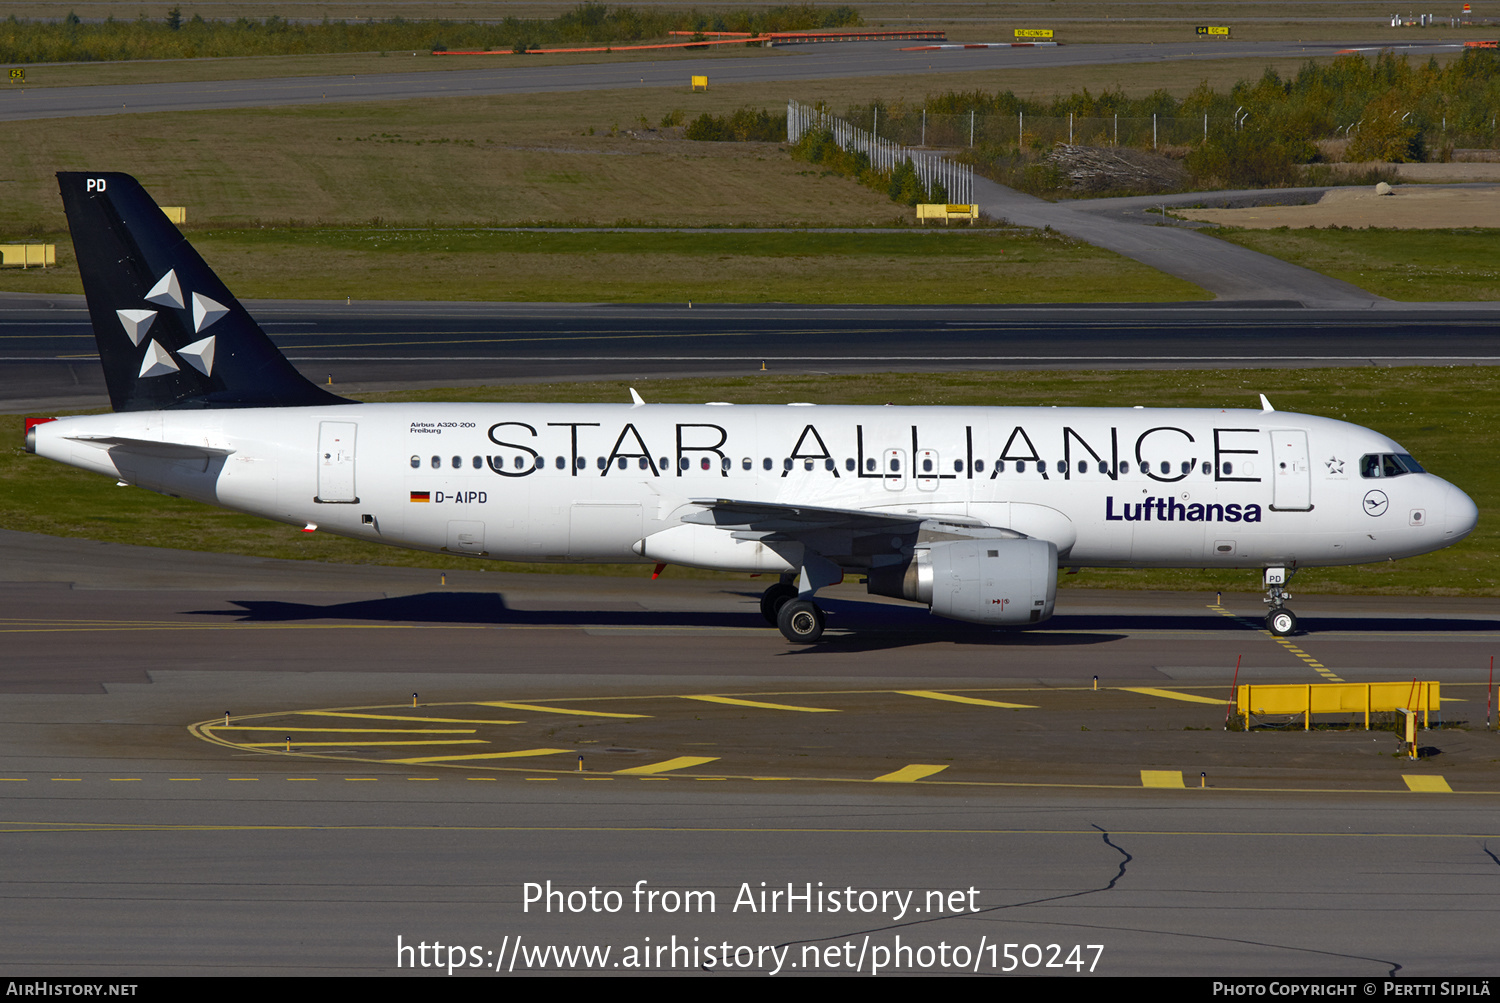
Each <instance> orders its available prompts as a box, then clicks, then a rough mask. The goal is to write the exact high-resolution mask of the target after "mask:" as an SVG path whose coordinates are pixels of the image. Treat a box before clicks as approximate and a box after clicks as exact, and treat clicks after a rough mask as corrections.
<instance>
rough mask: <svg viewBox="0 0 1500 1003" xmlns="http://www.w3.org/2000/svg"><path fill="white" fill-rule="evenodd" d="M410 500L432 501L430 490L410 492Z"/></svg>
mask: <svg viewBox="0 0 1500 1003" xmlns="http://www.w3.org/2000/svg"><path fill="white" fill-rule="evenodd" d="M411 500H412V501H414V502H430V501H432V492H430V491H413V492H412V493H411Z"/></svg>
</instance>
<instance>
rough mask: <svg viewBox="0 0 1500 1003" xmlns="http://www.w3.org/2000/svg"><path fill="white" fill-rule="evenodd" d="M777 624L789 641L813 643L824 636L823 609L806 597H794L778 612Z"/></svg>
mask: <svg viewBox="0 0 1500 1003" xmlns="http://www.w3.org/2000/svg"><path fill="white" fill-rule="evenodd" d="M776 626H777V627H779V628H780V629H781V633H782V636H784V637H785V638H786V639H787V640H788V641H794V642H798V643H801V644H811V643H812V642H814V641H816V640H817V639H818V638H820V637H822V636H823V611H822V610H820V609H818V607H817V606H816V605H815V604H814V603H810V602H808V601H807V600H806V599H793V600H791V601H790V602H788V603H785V604H783V605H782V607H781V612H780V613H778V614H776Z"/></svg>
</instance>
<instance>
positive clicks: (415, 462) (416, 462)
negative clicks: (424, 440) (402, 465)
mask: <svg viewBox="0 0 1500 1003" xmlns="http://www.w3.org/2000/svg"><path fill="white" fill-rule="evenodd" d="M421 466H422V458H421V457H420V456H413V457H412V458H411V468H412V469H413V470H416V469H418V468H419V467H421Z"/></svg>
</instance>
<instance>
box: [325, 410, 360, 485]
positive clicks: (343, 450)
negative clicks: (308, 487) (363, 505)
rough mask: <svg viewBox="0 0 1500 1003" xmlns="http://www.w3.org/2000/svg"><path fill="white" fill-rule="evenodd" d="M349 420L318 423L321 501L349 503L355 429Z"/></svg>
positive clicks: (352, 481) (352, 475)
mask: <svg viewBox="0 0 1500 1003" xmlns="http://www.w3.org/2000/svg"><path fill="white" fill-rule="evenodd" d="M357 428H358V426H357V425H355V423H354V422H352V421H323V422H319V423H318V496H317V498H316V499H315V500H316V501H320V502H324V503H335V504H337V503H345V504H352V503H354V502H357V501H359V497H358V496H357V495H355V493H354V433H355V430H356V429H357Z"/></svg>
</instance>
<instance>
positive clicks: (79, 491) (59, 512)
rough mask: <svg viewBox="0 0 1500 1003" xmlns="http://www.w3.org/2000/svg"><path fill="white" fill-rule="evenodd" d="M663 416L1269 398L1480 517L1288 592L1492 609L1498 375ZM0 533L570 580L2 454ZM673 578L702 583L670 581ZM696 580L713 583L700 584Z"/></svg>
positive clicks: (970, 379)
mask: <svg viewBox="0 0 1500 1003" xmlns="http://www.w3.org/2000/svg"><path fill="white" fill-rule="evenodd" d="M635 385H636V387H637V388H638V389H640V390H641V391H642V393H643V394H644V395H645V396H646V397H647V399H649V400H652V401H659V402H700V401H704V400H731V401H737V402H741V403H747V404H749V403H785V402H786V401H791V400H797V401H811V402H814V403H830V404H831V403H846V404H884V403H886V402H891V403H895V404H929V405H957V404H968V405H974V404H979V405H987V404H994V403H996V402H1000V401H1004V402H1005V403H1006V404H1013V405H1050V404H1057V405H1062V406H1067V405H1077V406H1113V407H1119V406H1125V405H1130V404H1136V403H1139V404H1145V405H1148V406H1186V407H1247V406H1248V407H1254V406H1256V404H1257V399H1256V394H1257V393H1261V392H1264V393H1266V394H1267V395H1268V396H1269V397H1270V398H1271V401H1272V402H1273V403H1274V404H1275V405H1276V407H1277V408H1278V409H1279V410H1282V411H1298V412H1303V413H1308V414H1320V415H1327V416H1329V417H1334V418H1340V419H1345V420H1348V421H1352V422H1355V423H1357V424H1361V425H1366V426H1368V427H1371V428H1375V429H1377V430H1379V431H1381V432H1384V433H1386V434H1388V435H1390V436H1392V437H1393V438H1395V439H1396V440H1397V441H1398V442H1400V443H1401V444H1402V445H1403V446H1405V447H1406V448H1407V449H1409V450H1410V451H1411V452H1412V453H1413V454H1414V455H1416V457H1417V458H1418V459H1419V460H1420V461H1421V462H1422V463H1423V464H1424V465H1425V466H1426V467H1427V469H1429V470H1431V471H1432V472H1433V473H1435V474H1437V475H1439V476H1441V477H1445V478H1447V479H1448V480H1451V481H1452V482H1454V483H1455V484H1457V485H1458V486H1459V487H1461V488H1462V489H1463V490H1465V491H1466V492H1468V493H1469V495H1470V497H1472V498H1473V499H1474V500H1475V502H1476V503H1477V504H1478V505H1479V510H1480V521H1479V528H1478V529H1477V530H1475V532H1474V533H1473V534H1472V535H1471V536H1470V537H1469V538H1468V539H1467V540H1464V541H1463V542H1462V543H1460V544H1458V545H1457V546H1455V547H1452V548H1449V549H1448V550H1443V551H1439V552H1437V553H1435V554H1429V555H1426V556H1423V557H1417V558H1411V559H1409V560H1404V561H1400V562H1394V563H1392V562H1387V563H1383V564H1373V565H1365V566H1361V567H1353V568H1328V569H1309V570H1307V571H1304V572H1303V573H1302V574H1301V575H1300V576H1299V577H1298V578H1297V582H1296V591H1298V592H1325V593H1328V592H1332V593H1377V594H1395V595H1469V596H1496V595H1500V526H1497V524H1496V521H1495V516H1496V514H1497V513H1500V469H1497V468H1496V467H1495V465H1494V464H1491V463H1489V462H1488V461H1487V456H1488V453H1487V447H1486V446H1485V443H1487V442H1488V441H1489V440H1490V439H1491V438H1492V431H1493V429H1494V428H1496V427H1500V369H1496V368H1494V367H1466V368H1413V369H1374V368H1370V369H1312V370H1300V371H1288V370H1233V371H1225V372H1213V371H1207V372H1204V371H1184V372H1164V371H1152V370H1147V371H1139V372H1128V373H1102V372H996V373H950V374H941V373H940V374H930V373H915V374H890V373H887V374H873V375H853V376H784V375H781V374H778V373H775V372H769V373H759V372H756V373H754V374H753V375H748V374H747V375H746V376H743V377H737V378H728V379H716V380H653V381H649V382H644V381H636V382H635ZM369 399H371V400H375V399H380V400H393V401H394V400H400V401H419V400H421V401H427V400H471V401H501V400H505V401H575V402H582V403H590V402H618V401H625V400H628V399H629V397H628V392H627V386H626V384H625V383H618V382H604V383H582V384H577V383H574V384H540V385H539V384H518V385H514V386H492V387H481V388H470V389H463V390H433V391H412V392H407V393H398V394H386V395H380V396H379V397H375V396H371V397H370V398H369ZM20 430H21V419H20V418H18V417H3V418H0V436H5V437H6V438H5V439H4V441H7V442H11V443H19V441H20V438H21V435H20ZM0 525H3V526H5V527H6V528H9V529H16V530H23V531H27V532H34V533H49V534H53V535H57V536H72V537H84V538H88V539H96V540H106V541H111V542H117V543H136V544H143V545H150V546H162V547H178V548H185V549H194V550H212V551H217V552H224V553H241V554H250V555H254V556H264V557H284V558H302V559H310V560H324V561H335V562H343V563H352V564H386V565H400V566H419V567H434V568H457V567H468V568H476V567H480V566H484V567H488V568H490V569H492V570H540V571H573V570H576V569H574V568H568V567H561V566H556V565H525V566H522V565H505V564H497V563H493V562H480V561H472V560H465V559H462V558H456V557H448V556H444V555H437V554H426V553H416V552H410V551H402V550H395V549H393V548H388V547H379V546H376V545H374V544H369V543H364V542H359V541H353V540H345V539H340V538H337V537H332V536H327V535H324V534H321V533H315V534H306V533H301V532H299V531H298V530H297V529H296V528H293V527H290V526H283V525H279V524H274V523H269V522H266V521H264V520H261V519H256V518H253V517H249V516H242V515H235V514H232V513H227V512H223V511H220V510H218V509H213V508H209V507H206V506H203V505H198V504H196V503H193V502H186V501H182V500H179V499H172V498H165V497H162V496H159V495H155V494H151V493H150V492H147V491H143V490H141V489H138V488H119V487H115V486H114V483H113V482H112V481H110V480H109V479H107V478H104V477H99V476H97V475H93V474H87V473H84V472H82V471H79V470H74V469H72V468H70V467H65V466H63V465H61V464H58V463H53V462H51V461H49V460H45V459H41V458H39V457H35V456H28V455H26V454H25V453H23V452H22V450H21V449H20V448H19V446H18V445H17V446H11V447H10V448H8V449H6V450H4V451H3V452H0ZM668 574H671V575H686V574H698V573H697V572H689V571H687V570H685V569H678V568H673V569H671V570H670V571H668ZM703 574H708V573H707V572H704V573H703ZM1067 584H1068V585H1070V586H1075V587H1102V588H1161V589H1191V590H1215V589H1224V590H1236V589H1238V590H1253V589H1255V588H1256V587H1258V581H1257V579H1256V576H1255V575H1254V574H1253V573H1251V572H1244V571H1232V572H1202V571H1192V570H1187V571H1151V572H1141V571H1105V570H1086V571H1084V572H1083V573H1082V574H1079V575H1077V576H1069V578H1068V579H1067Z"/></svg>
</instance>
